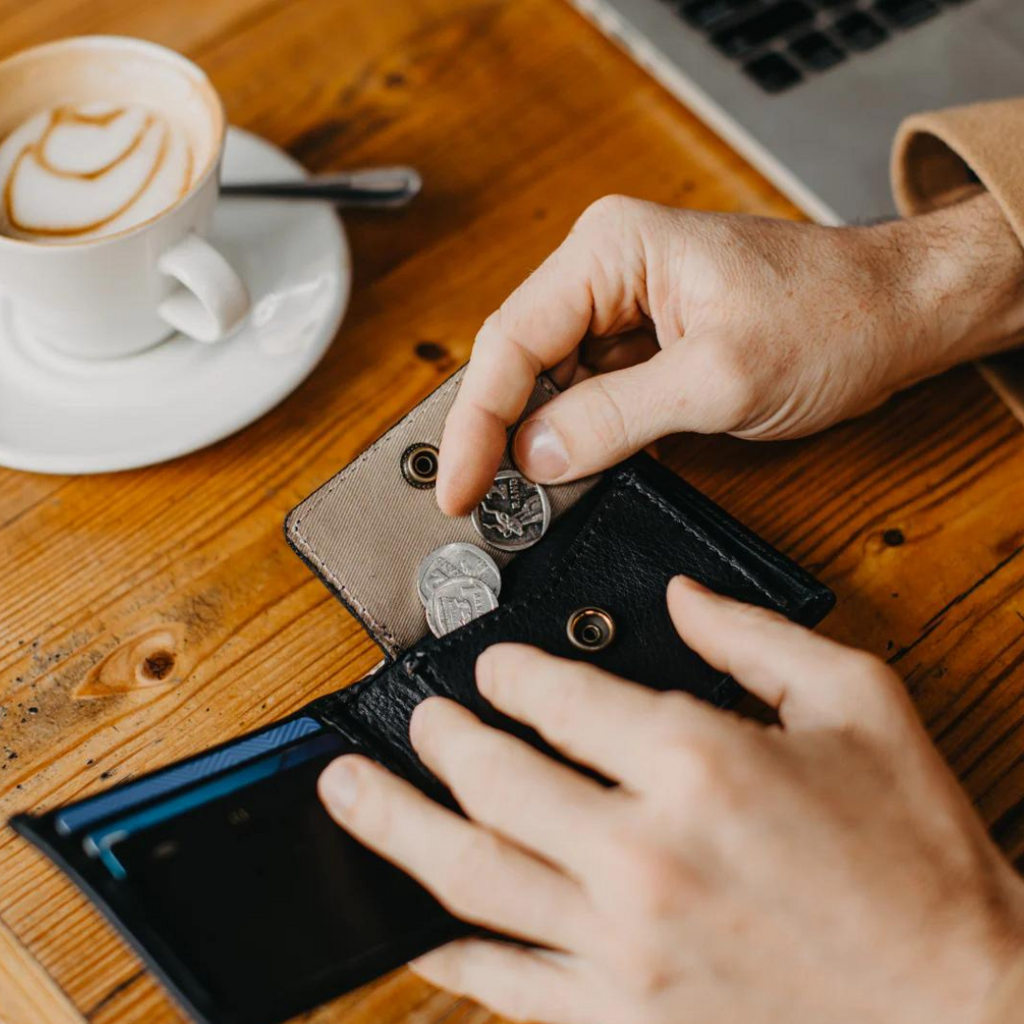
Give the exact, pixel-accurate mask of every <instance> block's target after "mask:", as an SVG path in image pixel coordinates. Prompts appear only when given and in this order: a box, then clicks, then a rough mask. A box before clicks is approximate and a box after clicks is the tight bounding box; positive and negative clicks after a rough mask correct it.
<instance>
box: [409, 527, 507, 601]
mask: <svg viewBox="0 0 1024 1024" xmlns="http://www.w3.org/2000/svg"><path fill="white" fill-rule="evenodd" d="M460 576H461V577H464V578H469V579H475V580H481V581H482V582H484V583H486V584H487V586H488V587H489V588H490V589H491V590H492V591H493V592H494V596H495V597H497V596H498V594H500V593H501V571H500V570H499V569H498V567H497V565H495V563H494V559H493V558H491V556H490V555H489V554H487V552H486V551H481V550H480V548H478V547H477V546H476V545H475V544H465V543H462V542H460V541H456V542H455V543H453V544H445V545H444V546H443V547H440V548H436V549H435V550H433V551H431V552H430V554H429V555H427V557H426V558H424V559H423V561H422V562H420V571H419V574H418V576H417V579H416V589H417V591H418V592H419V595H420V601H421V602H422V603H423V607H424V608H428V607H429V606H430V598H431V597H432V596H433V594H434V591H435V590H436V589H437V588H438V587H439V586H440V585H441V584H442V583H446V582H447V581H448V580H452V579H456V578H458V577H460Z"/></svg>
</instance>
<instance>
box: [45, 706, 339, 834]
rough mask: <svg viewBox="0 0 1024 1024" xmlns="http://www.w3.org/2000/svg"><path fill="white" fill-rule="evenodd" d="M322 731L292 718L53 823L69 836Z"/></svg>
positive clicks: (311, 721) (312, 722) (70, 810)
mask: <svg viewBox="0 0 1024 1024" xmlns="http://www.w3.org/2000/svg"><path fill="white" fill-rule="evenodd" d="M322 732H324V726H323V725H322V724H321V723H320V722H318V721H317V720H316V719H315V718H310V717H308V716H304V717H302V718H293V719H291V720H289V721H287V722H282V723H281V724H280V725H276V726H272V727H271V728H269V729H265V730H263V731H262V732H257V733H254V734H253V735H251V736H245V737H243V738H242V739H240V740H238V741H237V742H236V743H229V744H228V745H226V746H223V747H220V748H219V749H217V750H212V751H210V753H208V754H200V755H199V756H198V757H193V758H190V759H189V760H187V761H182V762H180V763H179V764H174V765H171V766H170V767H169V768H164V769H163V770H161V771H156V772H152V773H151V774H149V775H146V776H144V777H143V778H141V779H139V780H138V781H137V782H129V783H126V784H125V785H123V786H118V787H117V788H116V789H112V790H109V791H107V792H106V793H100V794H99V796H94V797H90V798H89V799H87V800H81V801H80V802H79V803H77V804H72V805H71V806H70V807H65V808H64V809H63V810H62V811H60V813H59V814H58V815H57V816H56V818H55V819H54V825H55V827H56V829H57V831H58V832H59V833H60V834H61V835H73V834H74V833H75V832H79V831H81V830H82V829H84V828H88V827H89V826H90V825H93V824H94V823H95V822H97V821H100V820H102V819H103V818H107V817H110V816H111V815H113V814H121V813H124V812H125V811H128V810H130V809H131V808H133V807H137V806H138V805H139V804H141V803H145V802H146V801H147V800H153V799H156V798H157V797H161V796H167V795H168V794H169V793H173V792H175V791H176V790H179V789H182V788H183V787H185V786H190V785H193V784H194V783H196V782H198V781H200V780H202V779H207V778H209V777H210V776H211V775H216V774H218V773H220V772H223V771H226V770H227V769H229V768H234V767H236V766H237V765H240V764H245V763H246V762H248V761H252V760H254V759H256V758H258V757H262V756H263V755H264V754H268V753H271V752H272V751H275V750H280V749H281V747H284V746H287V745H288V744H289V743H294V742H295V741H296V740H299V739H303V738H304V737H306V736H314V735H316V734H317V733H322Z"/></svg>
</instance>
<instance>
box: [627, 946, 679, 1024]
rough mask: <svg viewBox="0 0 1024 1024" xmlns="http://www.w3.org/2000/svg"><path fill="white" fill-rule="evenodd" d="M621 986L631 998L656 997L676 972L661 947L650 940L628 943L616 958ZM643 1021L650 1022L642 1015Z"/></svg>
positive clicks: (670, 982)
mask: <svg viewBox="0 0 1024 1024" xmlns="http://www.w3.org/2000/svg"><path fill="white" fill-rule="evenodd" d="M617 961H618V966H619V971H620V972H621V978H622V982H623V984H624V987H625V988H626V989H627V990H628V991H630V992H631V993H632V994H633V995H634V996H645V997H652V996H657V995H659V994H661V993H662V992H664V991H665V990H666V989H667V988H669V987H670V986H671V984H672V982H673V980H674V975H675V972H674V970H673V967H672V965H671V963H670V961H669V958H668V957H667V956H666V954H665V952H664V951H663V950H662V949H661V947H660V946H658V945H656V944H655V943H654V942H652V941H651V940H650V939H647V938H645V939H639V940H634V941H627V942H625V943H624V944H623V948H621V949H620V951H619V955H618V956H617ZM642 1019H644V1020H650V1018H649V1017H648V1016H647V1015H644V1016H643V1018H642Z"/></svg>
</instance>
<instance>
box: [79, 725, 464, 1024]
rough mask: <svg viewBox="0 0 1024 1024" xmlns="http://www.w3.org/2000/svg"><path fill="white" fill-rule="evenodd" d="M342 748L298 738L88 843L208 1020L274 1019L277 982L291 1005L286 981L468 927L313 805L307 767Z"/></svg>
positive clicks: (327, 738)
mask: <svg viewBox="0 0 1024 1024" xmlns="http://www.w3.org/2000/svg"><path fill="white" fill-rule="evenodd" d="M302 748H305V750H303V749H302ZM350 750H351V747H350V745H349V744H347V743H346V741H345V740H344V739H343V738H342V737H341V736H340V735H336V734H333V733H323V734H321V735H319V736H314V737H311V738H310V739H309V740H307V741H306V742H305V743H304V744H302V745H300V747H299V748H295V747H293V748H290V749H289V750H288V751H287V752H286V753H281V754H275V755H272V756H270V757H268V758H265V759H263V761H257V762H255V763H253V764H250V765H247V766H245V767H244V768H242V769H240V770H239V771H237V772H233V773H231V774H229V775H225V776H223V777H221V778H219V779H217V780H216V781H214V782H210V783H205V784H202V785H200V786H197V787H195V788H194V789H192V790H190V791H189V792H187V793H183V794H178V795H176V796H174V797H173V798H171V799H170V800H168V801H166V802H164V803H162V804H157V805H154V806H150V807H148V808H147V809H146V810H144V811H142V812H138V813H136V814H133V815H130V816H128V817H127V818H125V819H122V820H120V821H117V822H115V823H109V824H107V825H105V826H104V829H103V831H102V833H96V834H93V835H92V836H91V837H90V840H88V841H87V844H86V846H87V848H88V845H89V842H90V841H91V842H92V843H94V844H95V845H96V847H98V848H99V849H100V850H102V851H104V852H105V853H106V854H108V855H109V856H110V857H111V858H112V860H113V862H114V863H115V864H116V866H117V868H116V870H114V871H112V874H113V875H114V877H115V878H119V879H120V881H119V883H118V884H119V886H123V887H124V889H125V890H126V893H127V895H128V896H129V898H130V899H131V901H132V903H133V904H134V905H135V907H136V909H137V910H138V911H139V912H140V913H141V914H142V916H143V917H144V918H145V920H146V922H147V925H148V927H149V928H150V929H151V930H152V931H153V932H155V933H156V935H158V936H159V938H160V939H161V941H162V942H164V943H166V944H167V946H169V947H170V948H172V949H174V950H176V952H177V954H178V956H179V957H180V959H181V961H182V963H183V966H184V967H185V968H186V969H187V970H188V971H189V973H191V974H192V975H193V976H194V977H195V979H196V980H197V981H198V982H199V984H200V986H201V988H202V989H204V990H206V992H208V993H209V994H210V995H212V997H213V999H214V1002H215V1004H216V1005H217V1007H218V1014H217V1016H218V1019H229V1020H238V1021H246V1022H249V1021H262V1020H273V1019H276V1018H277V1017H279V1016H280V1015H281V1013H282V1012H284V1009H285V1008H284V1007H283V1006H282V1007H277V1006H276V1005H275V1003H276V993H285V994H287V995H286V998H287V1000H288V1008H289V1009H294V992H295V990H296V988H299V989H300V990H303V991H306V992H308V993H311V994H313V993H317V994H321V993H322V994H327V993H332V992H336V991H339V990H340V989H342V988H348V987H351V986H352V985H354V984H358V983H360V982H361V981H364V980H367V979H368V978H371V977H374V976H376V975H378V974H380V973H382V971H384V970H388V969H391V968H393V967H397V966H399V965H400V964H401V963H403V962H404V961H405V960H406V959H408V958H410V957H412V956H415V955H417V954H419V953H422V952H425V951H426V950H427V949H430V948H432V947H433V946H434V945H437V944H438V943H440V942H442V941H445V940H447V939H448V938H450V937H454V936H455V935H457V934H465V932H466V931H467V929H466V926H465V925H462V924H459V923H457V922H455V921H454V920H453V919H451V918H450V917H449V916H448V914H447V913H446V912H445V911H444V910H443V909H442V908H441V907H440V905H439V904H438V903H437V902H436V901H435V900H434V899H433V898H432V897H431V896H430V895H429V894H428V893H427V892H426V891H425V890H424V889H422V888H421V887H420V886H419V885H418V884H417V883H416V882H414V881H413V880H412V879H410V878H409V877H408V876H407V875H405V874H404V873H402V872H401V871H399V870H398V869H397V868H394V867H392V866H391V865H390V864H388V863H387V862H386V861H383V860H381V859H380V858H379V857H377V856H376V855H375V854H373V853H371V852H370V851H368V850H367V849H365V848H364V847H363V846H361V845H360V844H359V843H357V842H356V841H355V840H353V839H352V838H351V837H350V836H349V835H348V834H347V833H345V832H344V831H343V830H342V829H340V828H339V827H338V826H337V825H336V824H335V823H334V822H333V821H332V820H331V819H330V817H329V816H328V815H327V813H326V811H324V809H323V807H322V806H321V804H320V801H319V799H318V798H317V794H316V780H317V776H318V775H319V773H320V772H321V771H322V769H323V768H324V766H325V765H326V764H327V763H328V762H329V761H330V760H331V759H332V758H334V757H336V756H338V755H339V754H343V753H347V752H349V751H350ZM108 867H109V865H108ZM382 955H383V958H382ZM314 998H315V997H314Z"/></svg>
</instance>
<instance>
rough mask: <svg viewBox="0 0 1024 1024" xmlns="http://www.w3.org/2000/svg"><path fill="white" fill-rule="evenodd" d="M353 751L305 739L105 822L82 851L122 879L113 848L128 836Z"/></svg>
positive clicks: (329, 737)
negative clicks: (307, 764) (275, 777)
mask: <svg viewBox="0 0 1024 1024" xmlns="http://www.w3.org/2000/svg"><path fill="white" fill-rule="evenodd" d="M351 749H352V747H351V745H350V744H348V743H346V741H345V740H344V739H343V738H342V737H341V736H340V735H339V734H338V733H334V732H327V731H323V733H322V735H320V736H315V737H313V738H311V739H308V740H307V741H306V742H304V743H300V744H297V745H295V746H293V747H291V748H289V749H288V750H282V751H280V752H279V753H276V754H271V755H270V756H266V757H262V758H260V759H259V760H257V761H253V762H252V763H251V764H247V765H245V766H244V767H242V768H239V769H237V770H236V771H232V772H229V773H227V774H225V775H221V776H219V777H218V778H216V779H211V780H210V781H209V782H205V783H201V784H200V785H197V786H194V787H193V788H191V789H189V790H188V792H185V793H179V794H178V795H177V796H172V797H170V799H168V800H163V801H161V802H160V803H158V804H153V805H151V806H149V807H144V808H142V809H141V810H138V811H135V812H134V813H131V814H128V815H127V816H125V817H122V818H118V819H116V820H115V821H110V822H107V823H106V824H105V825H103V826H102V827H101V828H99V829H96V830H94V831H92V832H90V833H89V834H88V835H86V836H84V837H83V839H82V848H83V849H84V850H85V852H86V853H87V854H88V855H89V856H90V857H98V858H99V859H100V860H101V861H102V862H103V864H104V865H105V866H106V868H107V870H108V871H110V873H111V874H112V875H113V876H114V878H118V879H120V878H125V877H126V872H125V870H124V866H123V865H122V864H121V862H120V861H119V860H118V858H117V855H116V854H115V852H114V850H113V847H114V846H115V845H116V844H117V843H120V842H123V841H124V840H125V839H127V838H128V837H129V836H132V835H135V834H136V833H138V832H141V831H143V830H144V829H147V828H152V827H153V826H154V825H159V824H160V823H161V822H163V821H167V820H168V819H170V818H177V817H180V816H181V815H183V814H187V813H188V812H189V811H194V810H195V809H196V808H199V807H202V806H204V805H205V804H208V803H211V802H212V801H214V800H218V799H219V798H221V797H223V796H228V795H229V794H231V793H235V792H238V791H239V790H241V789H245V788H246V787H247V786H251V785H252V784H253V783H255V782H259V781H260V780H262V779H266V778H270V777H271V776H273V775H278V774H280V773H281V772H285V771H288V769H290V768H294V767H296V766H297V765H300V764H304V763H305V762H307V761H311V760H313V758H316V757H321V756H323V755H325V754H343V753H346V752H348V751H350V750H351Z"/></svg>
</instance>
